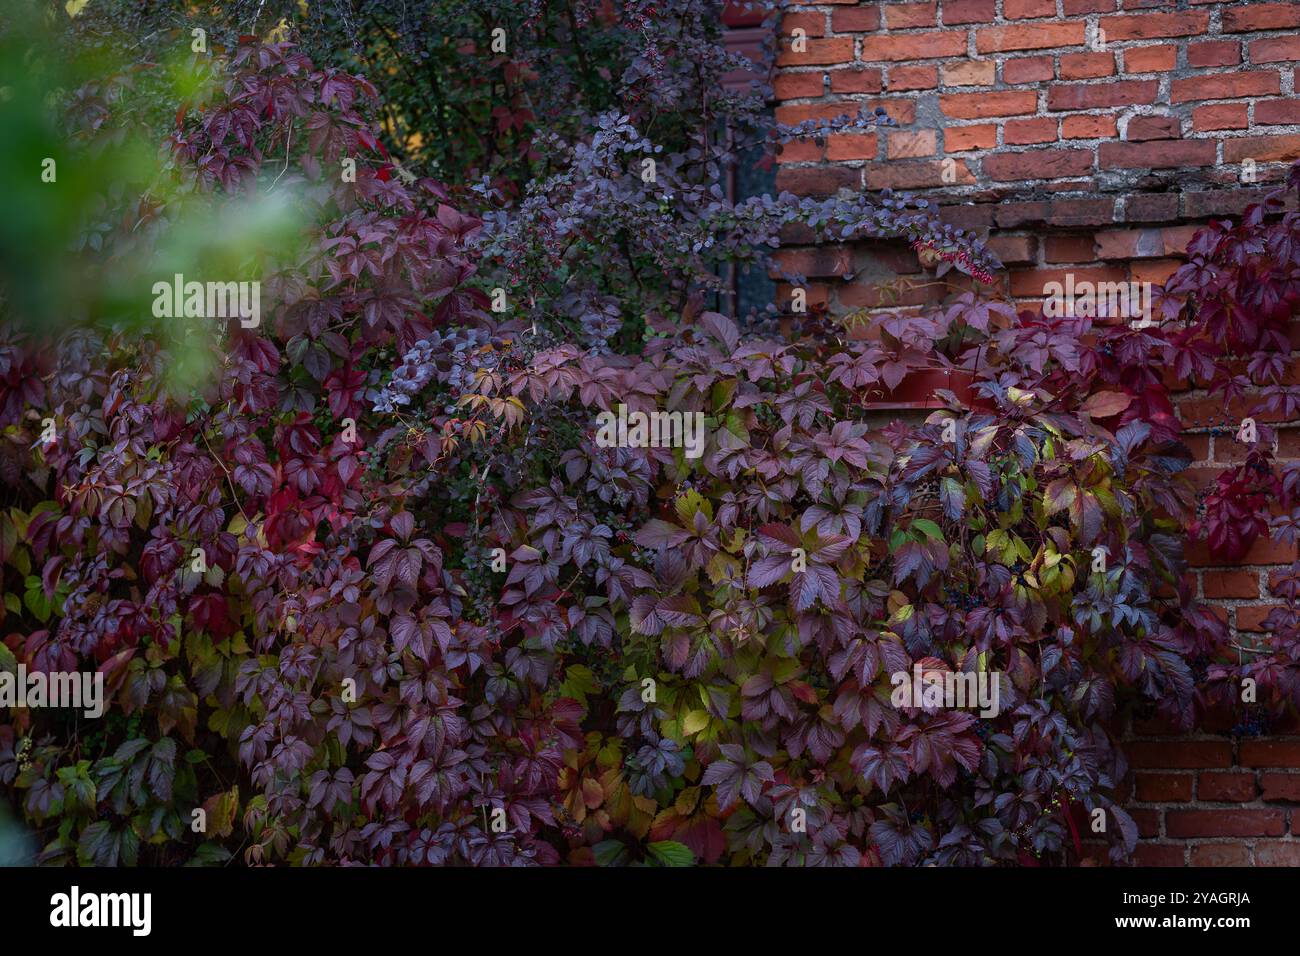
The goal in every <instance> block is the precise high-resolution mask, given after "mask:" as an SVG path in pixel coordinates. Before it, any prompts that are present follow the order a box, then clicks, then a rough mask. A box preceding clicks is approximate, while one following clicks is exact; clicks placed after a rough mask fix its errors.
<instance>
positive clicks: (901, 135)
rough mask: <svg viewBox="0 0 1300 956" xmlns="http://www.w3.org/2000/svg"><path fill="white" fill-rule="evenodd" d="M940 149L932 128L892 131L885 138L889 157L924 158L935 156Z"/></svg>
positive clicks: (886, 153)
mask: <svg viewBox="0 0 1300 956" xmlns="http://www.w3.org/2000/svg"><path fill="white" fill-rule="evenodd" d="M937 149H938V146H937V144H936V136H935V131H934V130H932V129H923V130H916V131H915V132H913V131H910V130H900V131H898V132H894V131H892V130H891V131H890V132H889V133H888V134H887V135H886V140H885V156H886V158H888V159H923V158H926V157H929V156H933V155H934V154H935V152H936V150H937Z"/></svg>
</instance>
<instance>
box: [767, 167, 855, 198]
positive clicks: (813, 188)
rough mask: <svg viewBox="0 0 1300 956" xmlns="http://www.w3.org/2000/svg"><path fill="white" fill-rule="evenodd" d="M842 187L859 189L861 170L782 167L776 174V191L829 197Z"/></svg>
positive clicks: (849, 168)
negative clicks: (786, 190) (782, 190)
mask: <svg viewBox="0 0 1300 956" xmlns="http://www.w3.org/2000/svg"><path fill="white" fill-rule="evenodd" d="M842 187H848V188H849V189H861V188H862V170H861V169H857V168H851V167H848V166H819V167H815V168H808V167H803V168H798V169H791V168H789V167H784V168H782V169H780V170H778V171H777V174H776V188H777V189H778V190H780V189H788V190H790V192H792V193H798V194H799V195H803V196H830V195H833V194H834V193H835V192H837V191H838V190H839V189H841V188H842Z"/></svg>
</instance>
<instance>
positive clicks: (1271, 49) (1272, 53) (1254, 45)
mask: <svg viewBox="0 0 1300 956" xmlns="http://www.w3.org/2000/svg"><path fill="white" fill-rule="evenodd" d="M1282 60H1300V36H1289V37H1268V38H1266V39H1263V40H1251V41H1250V62H1251V63H1278V62H1280V61H1282Z"/></svg>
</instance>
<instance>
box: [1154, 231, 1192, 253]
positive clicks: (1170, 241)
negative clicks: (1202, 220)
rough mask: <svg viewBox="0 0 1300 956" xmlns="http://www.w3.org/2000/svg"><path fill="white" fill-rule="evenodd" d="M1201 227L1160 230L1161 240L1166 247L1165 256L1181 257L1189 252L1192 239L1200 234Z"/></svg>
mask: <svg viewBox="0 0 1300 956" xmlns="http://www.w3.org/2000/svg"><path fill="white" fill-rule="evenodd" d="M1200 230H1201V227H1200V226H1170V227H1169V228H1168V229H1161V230H1160V238H1161V240H1162V241H1163V242H1164V245H1165V255H1167V256H1181V255H1183V254H1185V253H1186V252H1187V247H1188V246H1189V245H1191V243H1192V237H1193V236H1195V235H1196V234H1197V233H1198V232H1200Z"/></svg>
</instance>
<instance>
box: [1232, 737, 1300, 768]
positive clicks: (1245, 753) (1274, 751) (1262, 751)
mask: <svg viewBox="0 0 1300 956" xmlns="http://www.w3.org/2000/svg"><path fill="white" fill-rule="evenodd" d="M1240 763H1241V765H1242V766H1243V767H1300V741H1294V740H1243V741H1242V742H1241V756H1240Z"/></svg>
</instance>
